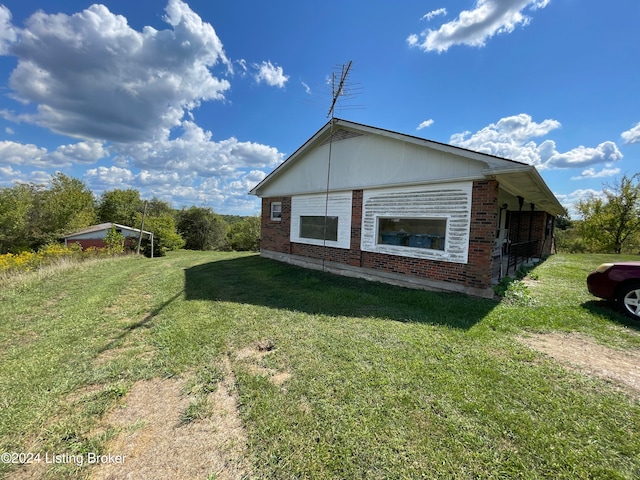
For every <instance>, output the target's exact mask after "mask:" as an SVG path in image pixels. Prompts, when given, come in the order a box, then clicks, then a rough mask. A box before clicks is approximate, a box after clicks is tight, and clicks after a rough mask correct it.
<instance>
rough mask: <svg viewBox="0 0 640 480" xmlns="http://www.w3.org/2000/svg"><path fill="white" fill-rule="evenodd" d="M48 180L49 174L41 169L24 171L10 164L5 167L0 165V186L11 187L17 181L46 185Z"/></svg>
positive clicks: (17, 182)
mask: <svg viewBox="0 0 640 480" xmlns="http://www.w3.org/2000/svg"><path fill="white" fill-rule="evenodd" d="M50 181H51V175H50V174H49V173H47V172H44V171H42V170H36V171H31V172H29V173H25V172H22V171H20V170H15V169H14V168H13V167H11V165H8V166H6V167H3V166H0V187H11V186H13V185H15V184H19V183H34V184H36V185H46V184H48V183H49V182H50Z"/></svg>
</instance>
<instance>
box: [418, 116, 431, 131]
mask: <svg viewBox="0 0 640 480" xmlns="http://www.w3.org/2000/svg"><path fill="white" fill-rule="evenodd" d="M431 125H433V119H431V118H430V119H429V120H425V121H424V122H421V123H420V125H418V128H416V130H422V129H423V128H427V127H430V126H431Z"/></svg>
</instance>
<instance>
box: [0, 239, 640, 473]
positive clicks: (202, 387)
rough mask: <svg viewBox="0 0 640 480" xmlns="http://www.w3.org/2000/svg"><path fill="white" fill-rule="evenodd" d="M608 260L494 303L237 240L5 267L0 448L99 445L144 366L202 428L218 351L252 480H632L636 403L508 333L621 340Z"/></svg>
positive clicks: (6, 468)
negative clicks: (69, 263)
mask: <svg viewBox="0 0 640 480" xmlns="http://www.w3.org/2000/svg"><path fill="white" fill-rule="evenodd" d="M605 259H608V257H604V256H597V255H584V256H582V255H571V256H569V255H556V256H553V257H551V258H550V259H549V260H547V261H546V262H544V263H542V264H541V265H539V266H538V267H537V268H536V269H535V270H534V271H533V272H532V277H533V278H534V279H535V280H534V281H533V282H532V284H531V285H530V286H529V287H528V292H525V293H527V294H526V295H525V296H524V298H519V299H518V298H516V299H515V300H514V301H511V302H502V303H498V302H494V301H490V300H484V299H474V298H470V297H465V296H461V295H456V294H445V293H433V292H422V291H413V290H406V289H402V288H396V287H390V286H386V285H381V284H375V283H368V282H365V281H358V280H353V279H347V278H343V277H336V276H332V275H330V274H323V273H320V272H315V271H308V270H304V269H299V268H296V267H292V266H288V265H284V264H280V263H277V262H273V261H270V260H265V259H261V258H260V257H258V256H256V255H248V254H238V253H211V252H186V251H183V252H175V253H172V254H170V255H168V256H167V257H163V258H158V259H153V260H150V259H144V258H119V259H111V260H101V261H97V262H94V263H86V264H81V265H78V266H75V267H72V268H68V269H66V270H63V271H58V272H52V273H50V274H49V275H40V276H38V277H36V276H34V275H32V276H31V277H29V276H27V277H23V278H21V279H16V280H14V281H12V282H8V283H5V284H3V285H0V453H3V452H41V453H43V454H44V453H45V452H57V453H68V454H82V453H86V452H106V451H107V449H108V445H109V442H111V441H112V440H113V438H114V437H116V436H117V434H118V431H117V429H115V428H111V427H104V425H103V426H102V427H101V421H102V419H104V418H105V416H106V415H107V414H108V412H110V411H113V410H114V409H115V408H119V407H118V405H120V404H121V403H122V402H125V401H126V395H127V393H128V392H129V391H130V390H131V388H132V386H133V385H134V384H135V383H136V382H138V381H140V380H143V379H153V378H159V377H160V378H177V377H180V378H187V379H189V382H188V385H189V388H188V391H185V395H187V394H189V395H191V396H192V397H193V399H194V401H193V402H192V403H191V406H190V407H189V409H188V410H187V411H185V412H184V416H183V417H184V419H185V422H187V423H188V422H194V421H198V418H201V417H203V416H206V415H207V409H206V408H205V407H206V401H205V400H203V399H204V398H205V397H203V396H202V392H208V391H211V390H213V389H214V388H215V386H216V385H217V383H219V382H220V381H221V379H222V378H223V377H224V375H225V373H224V372H225V364H226V365H230V368H231V371H232V374H233V379H234V388H235V393H236V394H237V397H238V401H239V403H238V410H239V415H240V418H241V419H242V423H243V425H244V429H245V431H246V443H247V452H248V453H247V456H248V459H249V462H250V465H251V471H252V473H251V477H252V478H277V479H281V478H282V479H287V478H347V479H352V478H367V479H371V478H374V479H375V478H380V479H383V478H384V479H387V478H523V479H528V478H531V479H535V478H567V479H569V478H571V479H573V478H585V479H586V478H629V479H631V478H640V434H639V433H638V432H640V402H639V401H638V396H633V395H630V394H628V392H627V393H625V392H623V391H621V390H620V389H618V388H616V386H615V385H614V384H611V383H608V382H606V381H604V380H601V379H599V378H597V377H593V376H589V375H585V374H581V373H579V372H578V371H576V370H574V369H567V368H564V367H563V366H562V365H561V364H559V363H557V362H555V361H553V360H552V359H550V358H549V357H547V356H545V355H543V354H541V353H538V352H536V351H534V350H531V349H530V348H528V347H526V346H525V345H524V344H523V343H521V342H520V341H518V338H520V337H522V336H523V335H527V334H529V333H534V332H535V333H540V332H558V331H559V332H580V333H581V334H582V335H584V336H586V337H589V338H592V339H594V340H595V341H596V342H598V343H599V344H602V345H606V346H608V347H611V348H614V349H617V350H628V351H636V352H637V351H638V350H639V349H640V325H637V324H633V323H632V322H630V321H627V320H626V319H625V318H624V317H622V316H621V315H619V314H617V313H615V312H613V311H612V310H611V309H610V308H609V306H608V305H607V304H606V303H604V302H602V301H599V300H597V299H595V298H593V297H591V296H590V295H589V293H588V292H587V291H586V287H585V282H584V281H585V276H586V274H587V273H588V272H589V271H590V270H591V269H593V268H595V267H596V266H597V265H598V264H599V263H600V262H602V261H604V260H605ZM256 346H258V347H259V348H258V347H256ZM256 348H258V350H263V351H264V352H263V353H265V354H264V355H260V356H257V357H255V358H254V361H247V358H246V356H244V355H242V354H241V352H243V351H246V349H256ZM267 353H268V354H267ZM278 374H286V376H285V377H284V378H285V380H284V381H283V382H282V383H279V382H274V381H273V377H274V376H276V375H278ZM199 395H200V396H199ZM16 468H17V465H11V464H8V463H0V477H2V476H3V475H7V474H8V473H9V472H10V471H12V470H15V469H16ZM14 473H15V472H14ZM91 474H92V467H87V466H86V465H85V466H81V467H80V466H77V465H70V464H59V465H48V466H47V469H46V470H43V475H45V478H88V477H89V476H90V475H91ZM203 478H207V477H206V476H205V477H203ZM209 478H217V477H216V476H215V475H214V474H213V473H211V475H210V477H209Z"/></svg>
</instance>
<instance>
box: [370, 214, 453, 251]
mask: <svg viewBox="0 0 640 480" xmlns="http://www.w3.org/2000/svg"><path fill="white" fill-rule="evenodd" d="M446 231H447V221H446V219H441V218H380V219H379V221H378V244H381V245H397V246H400V247H410V248H428V249H432V250H444V247H445V240H446Z"/></svg>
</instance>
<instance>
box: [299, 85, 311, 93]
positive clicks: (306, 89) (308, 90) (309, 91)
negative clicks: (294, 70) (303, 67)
mask: <svg viewBox="0 0 640 480" xmlns="http://www.w3.org/2000/svg"><path fill="white" fill-rule="evenodd" d="M300 83H302V86H303V87H304V91H305V92H306V93H307V95H311V87H310V86H309V85H307V84H306V83H304V82H300Z"/></svg>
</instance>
